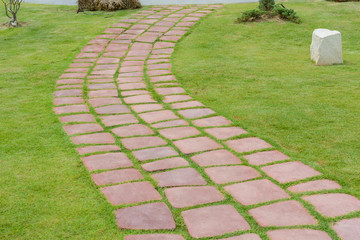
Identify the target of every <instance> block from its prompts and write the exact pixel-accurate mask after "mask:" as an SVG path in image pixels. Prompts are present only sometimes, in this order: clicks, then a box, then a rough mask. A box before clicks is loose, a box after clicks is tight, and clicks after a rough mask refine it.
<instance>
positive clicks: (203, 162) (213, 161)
mask: <svg viewBox="0 0 360 240" xmlns="http://www.w3.org/2000/svg"><path fill="white" fill-rule="evenodd" d="M191 160H193V161H194V162H196V163H197V164H198V165H199V166H201V167H205V166H216V165H231V164H241V163H242V162H241V160H240V159H239V158H238V157H237V156H235V155H234V154H232V153H231V152H229V151H227V150H224V149H221V150H215V151H210V152H204V153H200V154H197V155H195V156H192V157H191Z"/></svg>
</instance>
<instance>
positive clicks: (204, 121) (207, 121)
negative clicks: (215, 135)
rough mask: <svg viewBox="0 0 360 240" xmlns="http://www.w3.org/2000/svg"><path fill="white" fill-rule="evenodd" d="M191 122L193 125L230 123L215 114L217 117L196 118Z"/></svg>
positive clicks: (224, 124) (212, 125) (215, 125)
mask: <svg viewBox="0 0 360 240" xmlns="http://www.w3.org/2000/svg"><path fill="white" fill-rule="evenodd" d="M193 123H194V125H195V126H198V127H218V126H226V125H230V124H231V121H230V120H228V119H226V118H224V117H222V116H217V117H209V118H202V119H197V120H194V121H193Z"/></svg>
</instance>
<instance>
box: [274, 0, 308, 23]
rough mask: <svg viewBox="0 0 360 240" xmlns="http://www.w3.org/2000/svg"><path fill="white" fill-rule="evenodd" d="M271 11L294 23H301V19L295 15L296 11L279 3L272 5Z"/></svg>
mask: <svg viewBox="0 0 360 240" xmlns="http://www.w3.org/2000/svg"><path fill="white" fill-rule="evenodd" d="M272 11H273V13H274V14H275V15H277V16H279V17H280V18H281V19H284V20H288V21H291V22H294V23H301V19H300V18H299V17H298V15H296V12H295V11H294V10H293V9H290V8H284V7H282V6H281V5H279V4H276V5H275V6H274V9H273V10H272Z"/></svg>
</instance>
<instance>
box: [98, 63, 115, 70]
mask: <svg viewBox="0 0 360 240" xmlns="http://www.w3.org/2000/svg"><path fill="white" fill-rule="evenodd" d="M117 68H118V65H117V64H100V65H96V66H95V67H94V69H95V70H98V69H117Z"/></svg>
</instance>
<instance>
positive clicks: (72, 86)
mask: <svg viewBox="0 0 360 240" xmlns="http://www.w3.org/2000/svg"><path fill="white" fill-rule="evenodd" d="M65 88H83V85H74V84H72V85H60V86H57V87H56V89H65Z"/></svg>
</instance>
